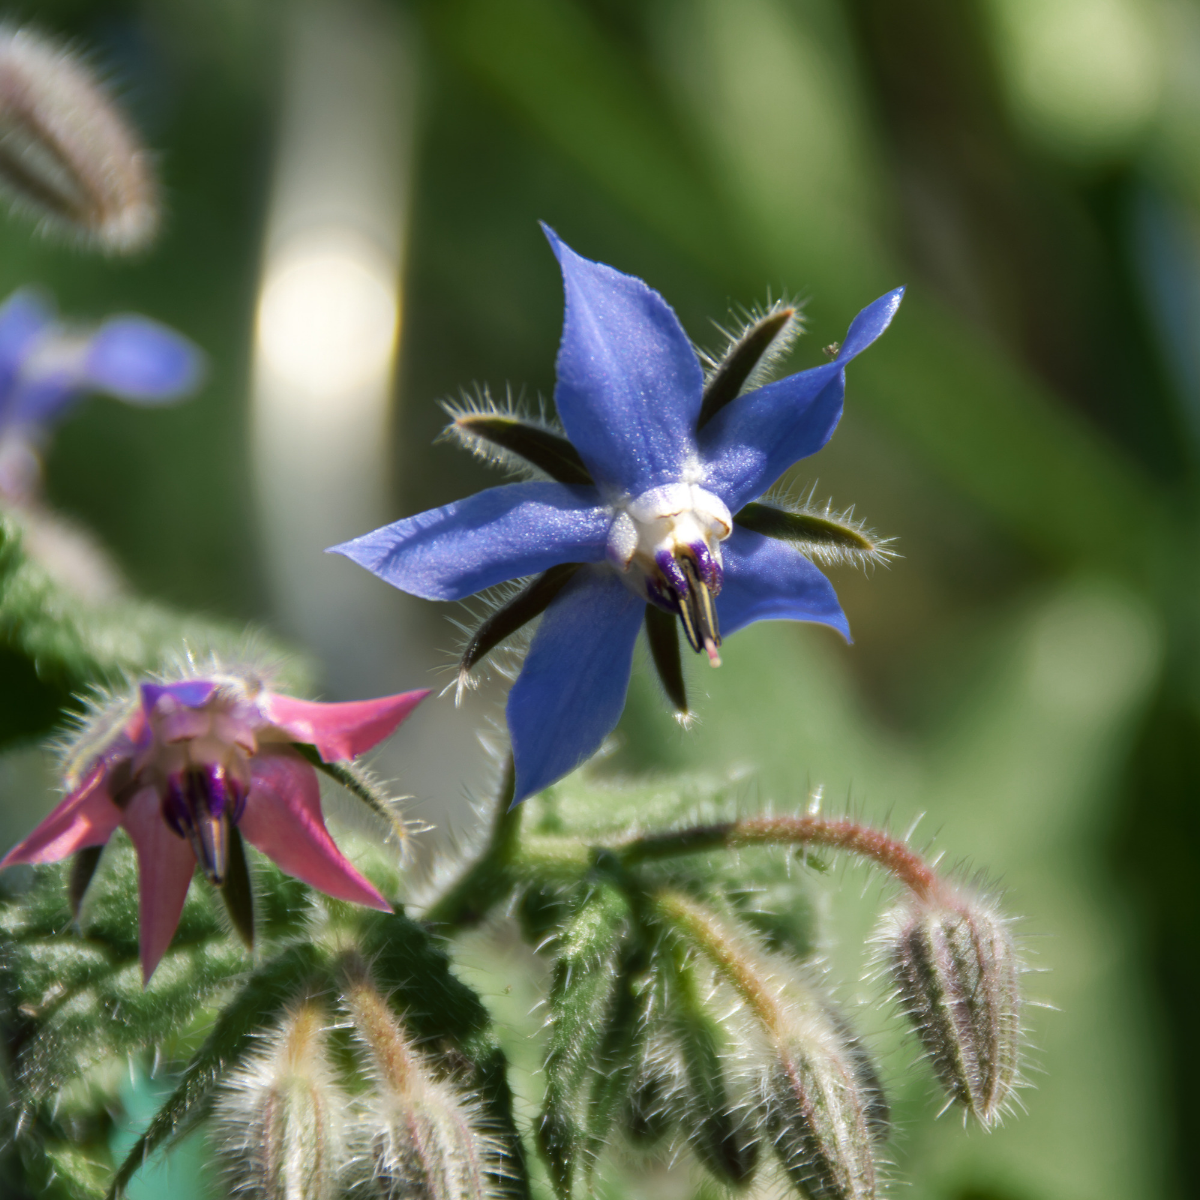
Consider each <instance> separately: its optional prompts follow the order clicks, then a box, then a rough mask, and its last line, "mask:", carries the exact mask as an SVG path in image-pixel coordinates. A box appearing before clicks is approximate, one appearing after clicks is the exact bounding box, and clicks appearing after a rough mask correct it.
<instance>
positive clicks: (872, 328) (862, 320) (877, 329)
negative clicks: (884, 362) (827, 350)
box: [834, 287, 905, 363]
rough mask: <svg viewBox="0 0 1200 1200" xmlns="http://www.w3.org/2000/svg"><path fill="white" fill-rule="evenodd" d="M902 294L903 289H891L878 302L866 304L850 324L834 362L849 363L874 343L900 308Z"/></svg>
mask: <svg viewBox="0 0 1200 1200" xmlns="http://www.w3.org/2000/svg"><path fill="white" fill-rule="evenodd" d="M904 292H905V289H904V287H898V288H893V289H892V290H891V291H890V292H885V293H884V294H883V295H882V296H880V297H879V299H878V300H875V301H873V302H872V303H870V304H868V305H867V307H866V308H864V309H863V310H862V311H861V312H860V313H859V314H858V316H856V317H855V318H854V320H853V321H851V322H850V328H849V329H848V330H847V332H846V340H845V341H844V342H843V343H842V348H841V350H840V351H839V353H838V356H837V358H836V359H835V360H834V361H835V362H839V363H846V362H849V361H850V360H851V359H852V358H853V357H854V356H855V355H856V354H861V353H862V351H864V350H865V349H866V348H867V347H868V346H869V345H870V344H871V343H872V342H873V341H875V340H876V338H878V337H879V336H880V335H881V334H882V333H883V332H884V331H885V330H886V329H887V327H888V326H889V325H890V324H891V323H892V318H893V317H894V316H895V315H896V310H897V309H898V308H899V307H900V301H901V300H902V299H903V298H904Z"/></svg>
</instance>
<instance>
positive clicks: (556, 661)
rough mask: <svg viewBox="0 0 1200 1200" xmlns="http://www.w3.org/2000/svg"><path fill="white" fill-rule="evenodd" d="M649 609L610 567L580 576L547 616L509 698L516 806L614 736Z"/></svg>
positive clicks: (578, 763) (575, 765)
mask: <svg viewBox="0 0 1200 1200" xmlns="http://www.w3.org/2000/svg"><path fill="white" fill-rule="evenodd" d="M645 609H646V602H645V601H644V600H643V599H641V597H639V596H636V595H634V593H633V592H631V591H630V590H629V588H627V587H626V586H625V585H624V584H623V583H622V582H621V580H620V577H619V576H618V575H617V573H616V572H615V571H613V570H612V569H611V568H608V567H599V568H595V569H592V570H584V571H580V572H579V574H578V575H576V576H575V578H574V579H573V580H572V581H571V582H570V583H569V584H568V585H567V586H566V587H565V588H564V589H563V590H562V592H561V593H560V594H559V595H558V597H557V598H556V599H555V601H554V603H553V604H551V605H550V607H549V608H548V609H547V610H546V615H545V616H544V617H543V618H542V623H541V626H540V627H539V628H538V631H537V636H536V637H535V638H534V639H533V645H532V646H530V648H529V655H528V657H527V658H526V659H525V666H524V667H523V668H522V670H521V674H520V675H519V676H518V677H517V681H516V683H514V684H513V686H512V689H511V690H510V691H509V693H508V709H507V716H508V730H509V734H510V735H511V737H512V747H513V760H514V762H515V764H516V771H517V777H516V790H515V791H514V793H513V804H514V805H517V804H520V803H521V801H522V800H524V799H525V798H526V797H527V796H532V795H533V793H534V792H540V791H541V790H542V788H544V787H549V785H550V784H552V783H553V782H554V781H555V780H556V779H561V778H562V777H563V776H564V775H566V774H567V772H568V771H573V770H574V769H575V768H576V767H578V766H579V765H580V764H581V763H583V762H584V761H585V760H586V759H588V758H590V757H591V756H592V755H593V754H594V753H595V752H596V751H597V750H598V749H599V748H600V743H601V742H603V741H604V739H605V738H606V737H607V736H608V735H609V734H610V733H611V732H612V729H613V727H614V726H615V725H616V723H617V720H618V718H619V717H620V715H621V709H622V708H624V707H625V693H626V691H628V689H629V673H630V670H631V668H632V665H633V644H634V642H635V641H636V640H637V635H638V630H639V629H640V628H641V626H642V619H643V615H644V613H645Z"/></svg>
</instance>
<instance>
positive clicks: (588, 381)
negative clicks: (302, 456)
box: [331, 228, 903, 804]
mask: <svg viewBox="0 0 1200 1200" xmlns="http://www.w3.org/2000/svg"><path fill="white" fill-rule="evenodd" d="M546 236H547V237H548V238H549V240H550V244H551V246H552V247H553V249H554V252H555V254H556V255H557V256H558V261H559V265H560V266H561V268H562V273H563V282H564V286H565V290H566V315H565V320H564V324H563V336H562V344H561V347H560V349H559V353H558V363H557V371H558V383H557V386H556V388H555V392H554V401H555V405H556V407H557V410H558V417H559V419H560V420H561V422H562V426H563V428H564V430H565V433H566V435H567V436H566V437H565V438H564V437H562V436H561V435H559V434H558V433H556V432H555V431H554V430H553V429H552V428H550V427H548V426H547V425H546V424H545V423H541V424H530V423H525V422H522V421H520V420H519V419H517V418H516V417H515V416H513V415H512V414H506V413H500V412H493V413H489V412H476V413H464V414H461V415H460V416H459V417H458V419H457V421H456V422H455V425H454V426H452V428H453V429H454V430H455V432H456V433H458V434H459V436H460V437H462V438H463V440H465V441H467V442H479V441H482V442H485V443H490V444H492V445H494V446H496V447H498V448H500V450H501V451H503V452H506V453H508V454H516V455H518V456H519V457H520V458H522V459H524V460H525V461H526V462H528V463H529V464H531V465H532V466H534V467H535V468H538V470H539V471H540V472H541V473H542V475H543V476H548V477H549V478H543V479H539V480H534V481H530V482H520V483H509V484H505V485H502V486H500V487H494V488H489V489H488V490H486V491H484V492H480V493H479V494H478V495H475V496H472V497H470V498H468V499H466V500H458V501H455V502H454V503H452V504H447V505H445V506H443V507H442V508H437V509H432V510H430V511H429V512H424V513H420V514H418V515H417V516H415V517H409V518H407V519H405V520H402V521H396V522H395V523H394V524H392V525H387V526H385V527H384V528H382V529H377V530H375V531H374V532H373V533H368V534H366V535H364V536H363V537H360V538H356V539H355V540H354V541H351V542H346V543H344V544H343V545H340V546H334V547H332V548H331V549H332V550H333V551H335V552H337V553H339V554H344V555H346V556H347V557H348V558H351V559H353V560H354V561H355V562H357V563H359V564H361V565H362V566H364V567H366V568H367V569H368V570H370V571H373V572H374V573H375V574H376V575H378V576H380V578H382V579H385V580H386V581H387V582H388V583H390V584H392V585H393V586H395V587H398V588H400V589H401V590H402V591H405V592H409V593H411V594H413V595H415V596H422V597H424V598H425V599H428V600H462V599H464V598H466V597H467V596H470V595H472V594H474V593H476V592H479V591H482V590H483V589H485V588H489V587H492V586H493V585H495V584H499V583H503V582H504V581H506V580H512V579H517V578H521V577H524V576H537V578H535V579H533V580H532V581H531V582H530V583H529V584H528V585H527V586H526V587H524V588H523V589H522V590H521V591H520V592H518V594H517V595H516V596H515V597H514V598H513V599H512V600H510V601H509V602H508V603H507V604H505V605H504V606H503V607H502V608H501V609H499V610H498V611H497V612H496V613H494V614H493V615H492V616H491V617H490V618H489V619H488V620H487V621H485V623H484V625H483V626H482V627H481V628H480V630H479V631H477V632H476V634H475V636H474V638H473V639H472V643H471V645H470V646H469V647H468V649H467V654H466V656H465V657H464V667H465V668H469V667H470V666H472V665H474V663H475V662H477V661H478V660H479V659H480V658H482V657H483V655H484V654H485V653H487V651H488V650H489V649H491V648H492V647H494V646H495V645H497V644H498V643H499V642H500V641H501V640H503V638H504V637H506V636H507V635H508V634H510V633H512V632H514V631H515V629H517V628H519V627H520V626H521V625H523V624H524V623H525V622H526V621H528V620H529V619H531V618H532V617H533V616H536V615H537V614H539V613H541V612H543V611H544V612H545V616H544V618H543V620H542V623H541V625H540V627H539V628H538V631H537V634H536V636H535V637H534V639H533V643H532V645H531V646H530V649H529V653H528V656H527V657H526V659H525V663H524V666H523V668H522V670H521V673H520V675H519V676H518V678H517V680H516V682H515V683H514V684H513V686H512V689H511V691H510V692H509V697H508V708H507V717H508V727H509V733H510V735H511V738H512V746H513V755H514V759H515V763H516V787H515V793H514V797H513V803H514V804H517V803H520V802H521V801H522V800H524V799H525V798H526V797H528V796H530V795H532V794H533V793H534V792H537V791H540V790H541V789H542V788H544V787H546V786H548V785H549V784H551V783H553V782H554V781H555V780H556V779H559V778H560V777H561V776H563V775H565V774H566V773H567V772H568V771H571V770H573V769H574V768H575V767H577V766H579V765H580V764H581V763H582V762H583V761H584V760H585V759H587V758H588V757H589V756H590V755H592V754H593V753H594V752H595V751H596V749H597V748H598V747H599V746H600V743H601V742H602V741H603V740H604V738H605V737H606V736H607V735H608V733H609V732H611V730H612V729H613V727H614V726H615V725H616V723H617V719H618V718H619V717H620V715H621V710H622V708H623V707H624V704H625V694H626V691H627V689H628V685H629V676H630V670H631V665H632V659H633V646H634V642H635V640H636V638H637V635H638V631H639V629H641V627H642V625H643V623H644V624H645V625H646V629H647V633H648V635H649V640H650V647H651V651H652V654H653V657H654V660H655V664H656V666H657V667H658V668H659V672H660V675H661V676H662V678H663V681H664V684H665V685H666V687H667V691H668V694H669V695H670V696H671V697H672V699H673V700H675V701H676V703H677V705H679V706H681V707H682V706H683V705H682V704H680V701H682V700H683V680H682V673H681V670H680V667H679V645H678V637H677V634H676V632H675V627H674V620H675V618H678V619H679V621H680V623H681V625H682V627H683V630H684V633H685V635H686V637H687V640H688V643H689V644H690V645H691V646H692V648H693V649H694V650H696V651H697V652H704V653H707V655H708V657H709V658H710V660H711V661H712V662H713V664H714V665H717V664H719V662H720V658H719V654H718V647H719V646H720V643H721V636H722V634H724V635H728V634H731V633H736V632H737V630H739V629H741V628H742V627H743V626H745V625H748V624H750V623H751V622H752V621H762V620H770V619H779V618H784V619H789V620H796V621H817V622H821V623H823V624H825V625H829V626H831V627H832V628H834V629H836V630H838V631H839V632H840V633H841V634H842V635H843V636H845V637H849V627H848V625H847V623H846V618H845V616H844V614H843V613H842V610H841V606H840V605H839V604H838V600H837V596H836V595H835V594H834V590H833V588H832V586H831V585H830V583H829V581H828V580H827V579H826V578H825V577H824V576H823V575H822V574H821V572H820V571H819V570H818V569H817V568H816V567H815V566H814V565H813V563H812V562H811V561H810V559H809V557H806V555H805V553H804V552H803V547H804V545H805V544H806V543H807V544H808V545H810V546H812V545H816V546H819V545H821V544H827V545H828V544H837V543H838V542H839V540H840V541H841V543H842V544H844V545H845V546H846V547H847V549H849V550H851V551H853V550H854V549H857V550H858V551H859V552H862V551H863V550H864V549H868V548H870V547H871V543H870V542H869V540H868V539H866V538H865V537H864V535H863V534H862V531H861V529H860V528H859V527H858V526H855V525H851V524H846V523H841V522H838V521H837V520H836V519H831V518H829V517H825V518H822V517H821V516H818V515H814V514H812V513H804V512H802V513H791V512H787V511H785V510H782V509H778V508H774V507H770V506H767V505H762V504H756V503H753V502H754V501H755V500H756V499H757V498H758V497H759V496H761V495H762V494H763V493H764V492H765V491H766V490H767V489H768V488H769V487H770V486H771V484H772V483H773V482H774V481H775V480H776V479H778V478H779V476H780V475H781V474H782V473H783V472H784V471H785V470H787V468H788V467H790V466H791V465H792V464H793V463H794V462H796V461H797V460H798V459H801V458H805V457H807V456H808V455H810V454H813V453H815V452H816V451H817V450H819V449H820V448H821V447H822V446H823V445H825V443H826V442H827V441H828V440H829V437H830V435H831V434H832V433H833V430H834V427H835V426H836V425H837V422H838V419H839V417H840V416H841V412H842V399H843V394H844V391H845V366H846V363H848V362H849V361H850V359H852V358H853V357H854V356H855V355H857V354H859V353H860V352H861V351H863V350H865V349H866V348H867V347H868V346H869V345H870V344H871V343H872V342H873V341H875V339H876V338H877V337H879V335H880V334H881V333H882V332H883V331H884V330H885V329H886V328H887V327H888V324H889V323H890V322H891V319H892V317H893V315H894V314H895V312H896V309H897V307H898V306H899V304H900V298H901V296H902V294H903V289H902V288H897V289H896V290H895V291H892V292H889V293H888V294H887V295H886V296H883V297H881V298H880V299H879V300H876V301H875V303H874V304H871V305H869V306H868V307H867V308H865V309H863V311H862V312H860V313H859V314H858V316H857V317H855V319H854V321H853V322H852V323H851V326H850V330H849V332H848V333H847V335H846V340H845V342H844V343H843V344H842V345H841V347H840V349H839V348H831V350H833V352H834V357H833V358H832V360H831V361H830V362H828V363H826V364H824V365H822V366H819V367H814V368H812V369H811V370H808V371H802V372H800V373H799V374H796V375H790V376H788V377H787V378H785V379H780V380H777V381H776V382H774V383H769V384H767V385H766V386H763V387H758V388H755V389H753V390H743V387H744V385H745V384H746V382H747V380H749V379H751V378H752V376H753V373H754V369H755V368H756V367H757V366H758V365H759V362H760V359H762V357H763V355H764V354H765V353H766V352H767V351H768V350H769V348H770V346H771V345H772V343H774V342H776V341H777V340H778V338H779V337H780V336H782V335H783V334H784V333H785V328H786V327H787V326H788V325H789V324H790V323H791V322H792V320H793V316H794V312H793V310H790V309H787V308H781V307H776V308H774V309H772V310H771V311H770V312H769V313H768V314H766V315H765V316H764V317H762V318H761V319H760V320H759V321H757V322H753V323H752V324H751V325H750V327H748V329H747V330H746V331H745V333H744V334H743V335H742V337H741V338H739V339H738V340H737V341H736V342H735V344H734V345H733V346H732V347H731V350H730V352H729V354H728V355H727V356H726V358H725V359H724V360H723V361H722V362H721V363H720V365H719V366H717V367H716V369H715V370H713V371H712V372H710V374H709V377H708V380H707V382H706V379H705V373H704V371H703V369H702V366H701V362H700V360H699V359H698V357H697V354H696V351H695V350H694V349H693V347H692V344H691V343H690V342H689V340H688V338H687V335H686V334H685V333H684V331H683V329H682V327H681V326H680V324H679V321H678V319H677V318H676V316H675V314H674V312H673V311H672V310H671V309H670V307H669V306H668V305H667V304H666V302H665V301H664V300H663V299H662V297H661V296H660V295H659V294H658V293H657V292H655V291H652V290H651V289H650V288H649V287H647V286H646V285H645V284H644V283H643V282H642V281H641V280H640V279H635V278H633V277H632V276H629V275H623V274H621V272H619V271H616V270H614V269H613V268H612V267H608V266H604V265H603V264H601V263H594V262H589V261H588V260H587V259H585V258H581V257H580V256H579V255H577V254H576V253H575V252H574V251H572V250H571V249H570V248H569V247H568V246H567V245H566V244H565V243H563V242H562V241H561V240H560V239H559V238H558V237H557V235H556V234H555V233H554V232H553V231H552V230H550V229H548V228H547V229H546ZM568 439H569V440H568ZM797 544H799V547H800V548H798V545H797ZM683 704H686V701H683Z"/></svg>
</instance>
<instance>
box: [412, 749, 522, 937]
mask: <svg viewBox="0 0 1200 1200" xmlns="http://www.w3.org/2000/svg"><path fill="white" fill-rule="evenodd" d="M515 789H516V767H515V765H514V763H513V758H512V755H511V754H510V755H509V756H508V762H507V763H506V764H505V767H504V774H503V775H502V776H501V779H500V789H499V793H498V795H497V797H496V810H495V816H494V817H493V819H492V828H491V832H490V834H489V835H488V840H487V844H486V845H485V846H484V848H483V852H482V853H481V854H480V856H479V857H478V858H477V859H476V860H475V861H474V862H473V863H472V864H471V866H470V867H468V868H467V870H466V872H465V873H464V874H463V875H462V876H461V877H460V878H459V879H457V880H456V881H455V882H454V883H453V884H452V885H451V886H450V889H449V890H448V891H447V892H446V893H445V894H444V895H442V896H441V897H440V898H439V899H438V900H436V901H435V902H434V903H433V905H432V906H431V907H430V908H429V909H428V910H427V911H426V913H425V924H426V925H431V926H440V927H443V928H449V929H470V928H472V927H474V926H476V925H478V924H479V923H480V922H481V921H482V920H483V919H484V918H485V917H486V916H487V915H488V913H489V912H491V910H492V909H493V908H494V907H495V906H496V905H497V904H500V903H501V902H502V901H504V900H505V899H506V898H507V897H508V896H509V895H510V894H511V892H512V889H513V885H514V883H515V882H516V879H517V872H516V871H515V870H514V864H515V862H516V860H517V856H518V842H519V834H520V828H521V808H520V806H519V805H518V806H517V807H516V808H513V807H511V805H512V798H513V793H514V791H515Z"/></svg>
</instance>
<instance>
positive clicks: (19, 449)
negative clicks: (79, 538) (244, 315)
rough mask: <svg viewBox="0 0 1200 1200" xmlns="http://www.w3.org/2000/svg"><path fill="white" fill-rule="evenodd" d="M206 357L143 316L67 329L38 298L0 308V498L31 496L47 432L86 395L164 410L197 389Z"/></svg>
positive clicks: (19, 295)
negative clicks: (106, 396) (104, 395)
mask: <svg viewBox="0 0 1200 1200" xmlns="http://www.w3.org/2000/svg"><path fill="white" fill-rule="evenodd" d="M203 373H204V357H203V355H202V354H201V353H200V351H199V350H198V349H197V348H196V347H195V346H194V345H193V344H192V343H191V342H190V341H188V339H187V338H185V337H184V336H183V335H182V334H179V333H176V332H175V331H174V330H173V329H169V328H168V327H167V326H165V325H161V324H159V322H157V321H152V320H150V319H149V318H148V317H140V316H136V315H133V314H125V315H121V316H115V317H109V318H108V319H107V320H105V321H102V322H100V324H98V325H95V326H91V327H87V326H84V327H77V326H72V325H68V324H65V323H64V322H62V321H60V320H58V319H57V318H56V316H55V315H54V312H53V310H52V309H51V307H50V306H49V304H48V303H47V302H46V301H45V300H44V299H43V298H42V297H41V296H39V295H38V294H37V293H36V292H33V291H29V290H23V291H19V292H14V293H13V295H11V296H10V297H9V298H8V299H7V300H6V301H5V302H4V304H3V305H0V496H2V497H4V498H7V499H9V500H15V501H24V500H27V499H29V498H30V497H31V495H32V494H33V493H34V492H36V489H37V485H38V482H39V476H40V466H39V462H38V455H39V453H40V451H41V450H43V449H44V447H45V445H46V443H47V442H48V441H49V437H50V431H51V430H52V429H53V427H54V426H55V425H56V424H58V422H59V421H60V420H62V418H63V417H64V416H65V415H66V414H67V413H68V412H69V411H70V409H71V408H72V406H73V405H74V404H75V403H76V402H77V401H78V400H80V399H81V398H82V397H83V396H85V395H87V394H88V393H89V392H106V393H108V394H109V395H111V396H116V397H118V398H119V399H121V400H125V401H126V402H128V403H130V404H138V405H147V406H149V405H158V404H169V403H171V402H173V401H175V400H179V399H182V398H183V397H184V396H186V395H188V394H189V393H191V392H192V391H194V390H195V388H196V387H197V386H198V385H199V383H200V380H201V377H202V376H203Z"/></svg>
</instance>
